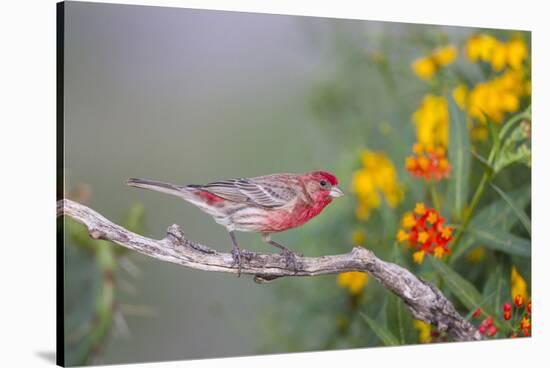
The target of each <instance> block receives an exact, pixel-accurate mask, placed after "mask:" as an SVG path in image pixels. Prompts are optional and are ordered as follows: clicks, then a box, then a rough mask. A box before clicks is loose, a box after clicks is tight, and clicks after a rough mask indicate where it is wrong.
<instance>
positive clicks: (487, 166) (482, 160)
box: [470, 150, 495, 172]
mask: <svg viewBox="0 0 550 368" xmlns="http://www.w3.org/2000/svg"><path fill="white" fill-rule="evenodd" d="M470 152H471V153H472V156H474V157H475V158H476V159H477V160H478V161H479V162H480V163H481V164H482V165H483V168H484V169H485V170H487V171H489V172H493V171H495V170H494V168H493V166H491V163H490V162H489V161H487V159H486V158H485V157H483V156H481V155H480V154H479V153H477V152H476V151H474V150H471V151H470Z"/></svg>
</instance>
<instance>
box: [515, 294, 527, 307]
mask: <svg viewBox="0 0 550 368" xmlns="http://www.w3.org/2000/svg"><path fill="white" fill-rule="evenodd" d="M523 303H525V299H524V298H523V295H520V294H518V295H516V297H515V298H514V304H515V305H516V307H517V308H521V307H522V306H523Z"/></svg>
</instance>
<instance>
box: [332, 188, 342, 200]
mask: <svg viewBox="0 0 550 368" xmlns="http://www.w3.org/2000/svg"><path fill="white" fill-rule="evenodd" d="M343 195H344V192H342V190H341V189H340V188H338V187H336V186H334V187H332V188H331V189H330V193H329V196H331V197H332V198H338V197H341V196H343Z"/></svg>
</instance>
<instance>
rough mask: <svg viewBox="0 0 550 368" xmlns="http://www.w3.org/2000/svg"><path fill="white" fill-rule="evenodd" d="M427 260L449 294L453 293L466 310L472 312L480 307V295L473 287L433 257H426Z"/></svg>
mask: <svg viewBox="0 0 550 368" xmlns="http://www.w3.org/2000/svg"><path fill="white" fill-rule="evenodd" d="M428 259H429V260H430V263H431V265H432V267H433V268H434V269H435V271H436V272H437V273H438V274H439V275H440V276H441V277H442V278H443V280H444V281H445V285H447V286H448V287H449V290H450V291H451V293H453V294H454V295H455V296H456V297H457V299H458V300H460V302H461V303H462V304H463V305H464V306H465V307H466V308H467V309H469V310H472V309H475V308H478V307H479V306H480V305H481V302H482V299H481V294H480V293H479V291H478V290H477V289H476V288H475V286H474V285H472V284H471V283H470V282H469V281H467V280H466V279H464V278H463V277H462V276H460V275H459V274H458V273H457V272H456V271H454V270H453V269H452V268H451V267H449V266H447V265H446V264H445V263H443V262H441V261H440V260H438V259H436V258H435V257H428Z"/></svg>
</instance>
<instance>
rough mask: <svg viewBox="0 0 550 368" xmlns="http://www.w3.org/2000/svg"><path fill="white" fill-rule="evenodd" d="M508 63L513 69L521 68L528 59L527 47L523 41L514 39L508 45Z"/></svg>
mask: <svg viewBox="0 0 550 368" xmlns="http://www.w3.org/2000/svg"><path fill="white" fill-rule="evenodd" d="M506 51H507V55H506V56H507V61H508V65H510V67H511V68H513V69H519V68H521V66H522V64H523V61H524V60H525V59H526V58H527V56H528V55H527V45H526V44H525V42H523V40H522V39H519V38H517V39H514V40H511V41H509V42H508V45H507V50H506Z"/></svg>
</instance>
